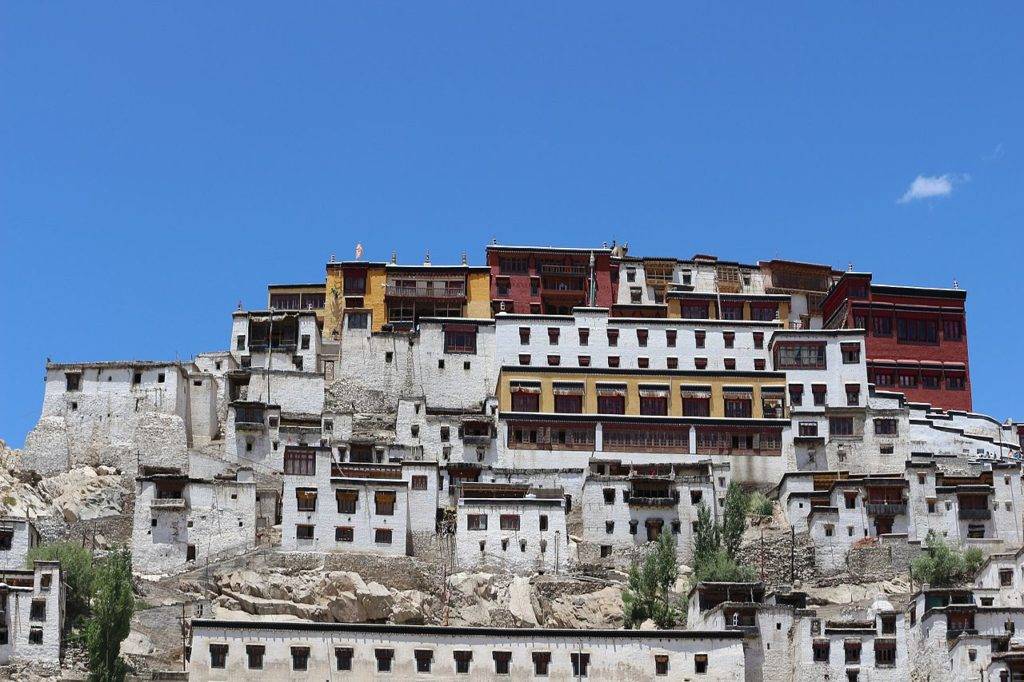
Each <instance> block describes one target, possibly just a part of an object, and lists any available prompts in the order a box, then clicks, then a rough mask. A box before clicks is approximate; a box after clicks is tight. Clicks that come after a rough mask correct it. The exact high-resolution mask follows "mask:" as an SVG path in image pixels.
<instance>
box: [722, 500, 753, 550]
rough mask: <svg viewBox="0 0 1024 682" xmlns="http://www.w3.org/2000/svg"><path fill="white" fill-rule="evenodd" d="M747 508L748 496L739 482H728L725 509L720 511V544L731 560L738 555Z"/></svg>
mask: <svg viewBox="0 0 1024 682" xmlns="http://www.w3.org/2000/svg"><path fill="white" fill-rule="evenodd" d="M749 508H750V498H749V496H748V495H747V494H746V493H745V492H743V488H741V487H740V485H739V483H736V482H732V483H730V484H729V489H728V490H727V491H726V493H725V509H724V510H723V512H722V546H723V547H724V548H725V552H726V554H728V555H729V558H730V559H732V560H733V561H735V560H736V558H737V557H738V556H739V552H740V544H742V542H743V531H744V530H745V529H746V527H747V511H748V510H749Z"/></svg>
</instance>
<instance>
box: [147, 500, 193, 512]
mask: <svg viewBox="0 0 1024 682" xmlns="http://www.w3.org/2000/svg"><path fill="white" fill-rule="evenodd" d="M149 508H150V509H152V510H153V511H159V510H164V511H173V510H181V509H184V508H185V498H183V497H168V498H157V499H154V500H152V501H151V502H150V504H149Z"/></svg>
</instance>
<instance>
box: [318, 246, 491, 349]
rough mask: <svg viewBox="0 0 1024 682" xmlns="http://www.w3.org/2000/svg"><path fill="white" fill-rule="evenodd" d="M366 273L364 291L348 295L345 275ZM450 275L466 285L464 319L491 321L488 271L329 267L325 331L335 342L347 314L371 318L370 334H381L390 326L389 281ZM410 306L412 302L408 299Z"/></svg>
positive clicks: (374, 265)
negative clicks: (339, 325) (339, 324)
mask: <svg viewBox="0 0 1024 682" xmlns="http://www.w3.org/2000/svg"><path fill="white" fill-rule="evenodd" d="M346 272H348V273H350V274H351V273H359V272H361V273H364V274H365V285H364V287H363V290H362V291H346V289H345V273H346ZM442 272H444V273H451V275H452V278H453V279H458V280H461V281H463V282H464V283H465V293H466V296H465V300H464V301H462V302H461V303H460V305H461V308H462V310H461V315H460V316H461V317H477V318H490V317H491V273H490V270H489V269H486V268H479V267H478V268H472V267H469V266H430V265H424V266H422V267H416V266H394V265H388V264H386V263H368V262H348V263H328V264H327V280H326V281H327V286H326V288H327V303H326V305H325V310H324V330H325V336H326V337H327V338H334V337H335V333H336V332H337V330H338V323H339V322H340V319H339V318H342V317H343V316H344V315H345V314H346V313H351V312H366V313H369V314H370V319H371V331H374V332H379V331H381V329H382V328H383V327H384V325H386V324H388V323H392V322H395V320H391V319H389V316H388V300H387V286H388V280H389V278H391V279H402V280H412V281H415V280H417V276H418V275H421V276H423V277H424V278H426V277H436V276H437V275H438V274H439V273H442ZM407 301H408V302H409V303H410V305H411V304H412V303H413V298H409V299H407Z"/></svg>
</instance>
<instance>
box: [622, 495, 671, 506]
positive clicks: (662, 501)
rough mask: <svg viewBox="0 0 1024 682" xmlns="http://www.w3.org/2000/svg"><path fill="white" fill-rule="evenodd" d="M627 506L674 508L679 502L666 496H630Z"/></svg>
mask: <svg viewBox="0 0 1024 682" xmlns="http://www.w3.org/2000/svg"><path fill="white" fill-rule="evenodd" d="M628 504H630V505H632V506H634V507H674V506H676V505H677V504H679V500H677V499H676V498H674V497H671V496H668V495H665V496H661V495H659V496H656V497H655V496H649V495H630V496H629V502H628Z"/></svg>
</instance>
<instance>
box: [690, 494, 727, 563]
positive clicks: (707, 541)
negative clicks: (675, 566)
mask: <svg viewBox="0 0 1024 682" xmlns="http://www.w3.org/2000/svg"><path fill="white" fill-rule="evenodd" d="M721 544H722V539H721V534H720V531H719V528H718V524H717V523H715V521H714V519H712V518H711V510H710V509H708V506H707V505H706V504H704V503H703V502H701V503H700V505H699V506H698V507H697V526H696V528H694V535H693V563H694V565H699V564H701V563H704V562H706V561H708V560H710V558H711V556H712V555H713V554H714V553H715V552H717V551H718V548H719V547H720V546H721Z"/></svg>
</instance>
